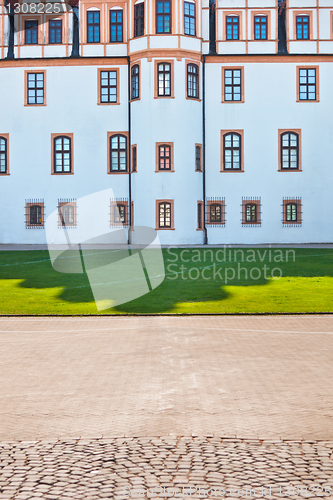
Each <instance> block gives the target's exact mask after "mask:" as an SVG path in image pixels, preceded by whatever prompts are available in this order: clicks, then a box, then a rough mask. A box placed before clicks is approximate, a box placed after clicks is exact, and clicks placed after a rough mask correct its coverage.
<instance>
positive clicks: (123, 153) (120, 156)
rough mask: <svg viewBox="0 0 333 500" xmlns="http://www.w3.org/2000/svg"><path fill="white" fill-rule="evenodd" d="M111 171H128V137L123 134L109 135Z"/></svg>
mask: <svg viewBox="0 0 333 500" xmlns="http://www.w3.org/2000/svg"><path fill="white" fill-rule="evenodd" d="M109 141H110V142H109V148H110V158H109V169H110V170H109V172H110V173H111V174H112V173H121V172H122V173H124V172H127V137H126V136H125V135H123V134H114V135H110V137H109Z"/></svg>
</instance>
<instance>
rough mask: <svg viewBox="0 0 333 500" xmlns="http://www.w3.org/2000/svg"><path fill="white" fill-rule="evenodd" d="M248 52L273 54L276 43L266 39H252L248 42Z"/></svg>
mask: <svg viewBox="0 0 333 500" xmlns="http://www.w3.org/2000/svg"><path fill="white" fill-rule="evenodd" d="M248 50H249V54H275V52H276V44H275V42H270V41H269V40H266V41H264V42H262V41H253V42H249V44H248Z"/></svg>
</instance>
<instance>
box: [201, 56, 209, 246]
mask: <svg viewBox="0 0 333 500" xmlns="http://www.w3.org/2000/svg"><path fill="white" fill-rule="evenodd" d="M205 62H206V56H203V64H202V197H203V208H204V216H203V231H204V238H203V243H204V245H207V244H208V236H207V227H206V75H205V70H206V67H205Z"/></svg>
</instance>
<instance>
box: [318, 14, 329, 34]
mask: <svg viewBox="0 0 333 500" xmlns="http://www.w3.org/2000/svg"><path fill="white" fill-rule="evenodd" d="M330 24H331V11H330V10H329V9H320V10H319V38H320V39H321V40H322V39H324V40H325V39H326V40H330V38H331V26H330Z"/></svg>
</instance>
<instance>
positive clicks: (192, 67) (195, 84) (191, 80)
mask: <svg viewBox="0 0 333 500" xmlns="http://www.w3.org/2000/svg"><path fill="white" fill-rule="evenodd" d="M187 97H189V98H191V99H199V66H197V65H196V64H192V63H191V64H188V65H187Z"/></svg>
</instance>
